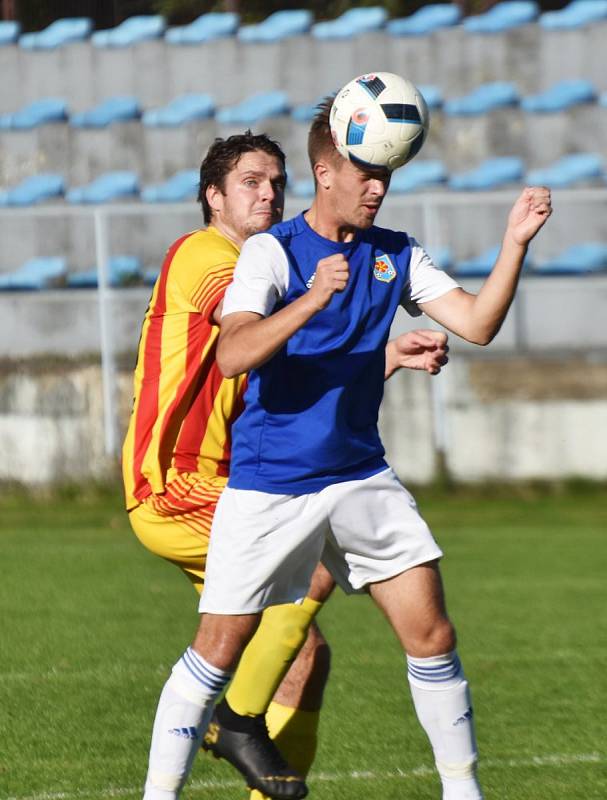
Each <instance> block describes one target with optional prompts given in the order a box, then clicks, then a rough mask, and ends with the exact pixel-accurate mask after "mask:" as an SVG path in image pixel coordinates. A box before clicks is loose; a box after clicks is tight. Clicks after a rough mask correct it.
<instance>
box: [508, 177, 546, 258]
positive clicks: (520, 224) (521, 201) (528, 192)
mask: <svg viewBox="0 0 607 800" xmlns="http://www.w3.org/2000/svg"><path fill="white" fill-rule="evenodd" d="M551 214H552V204H551V199H550V189H547V188H546V187H544V186H532V187H527V188H526V189H524V190H523V193H522V194H521V196H520V197H519V198H518V200H517V201H516V203H515V204H514V206H513V207H512V210H511V212H510V215H509V216H508V227H507V229H506V235H508V234H509V235H510V236H511V237H512V239H513V240H514V242H515V243H516V244H518V245H520V246H522V247H526V246H527V245H528V244H529V242H530V241H531V240H532V239H533V237H534V236H535V234H536V233H537V232H538V231H539V229H540V228H541V227H542V226H543V225H544V223H545V222H546V220H547V219H548V217H549V216H550V215H551Z"/></svg>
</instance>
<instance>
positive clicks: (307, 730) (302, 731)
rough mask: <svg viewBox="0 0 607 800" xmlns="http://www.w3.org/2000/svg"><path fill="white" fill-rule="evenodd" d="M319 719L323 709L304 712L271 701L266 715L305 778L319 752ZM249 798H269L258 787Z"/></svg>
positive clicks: (285, 753) (282, 747) (281, 745)
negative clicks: (317, 745)
mask: <svg viewBox="0 0 607 800" xmlns="http://www.w3.org/2000/svg"><path fill="white" fill-rule="evenodd" d="M319 718H320V711H301V710H300V709H299V708H288V707H287V706H282V705H280V704H279V703H271V704H270V707H269V708H268V712H267V714H266V723H267V725H268V731H269V732H270V736H271V737H272V739H274V741H275V742H276V744H277V746H278V749H279V750H280V752H281V753H282V754H283V756H284V757H285V758H286V760H287V761H288V762H289V764H290V765H291V766H292V767H294V768H295V769H296V770H297V771H298V772H299V773H300V774H301V775H303V777H304V778H305V777H306V775H307V774H308V771H309V769H310V767H311V766H312V762H313V761H314V756H315V755H316V742H317V738H318V721H319ZM249 800H267V798H266V796H265V795H264V794H262V793H261V792H259V791H257V790H256V789H254V790H253V791H252V792H251V794H250V798H249Z"/></svg>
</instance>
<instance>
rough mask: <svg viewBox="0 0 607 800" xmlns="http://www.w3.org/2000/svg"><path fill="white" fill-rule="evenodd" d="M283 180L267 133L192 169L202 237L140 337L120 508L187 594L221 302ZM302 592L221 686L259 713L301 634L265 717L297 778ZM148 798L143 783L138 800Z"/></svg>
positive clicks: (318, 643) (320, 651)
mask: <svg viewBox="0 0 607 800" xmlns="http://www.w3.org/2000/svg"><path fill="white" fill-rule="evenodd" d="M285 179H286V176H285V164H284V155H283V153H282V151H281V150H280V148H279V147H278V145H277V144H276V143H275V142H272V141H271V140H270V139H268V138H267V137H266V136H263V135H261V136H255V135H252V134H245V135H243V136H234V137H230V138H229V139H227V140H217V141H216V143H215V144H214V145H213V146H212V147H211V149H210V150H209V153H208V155H207V158H206V159H205V161H204V162H203V164H202V167H201V188H200V193H199V200H200V202H201V204H202V208H203V213H204V218H205V222H207V223H208V228H207V229H206V230H199V231H194V232H192V233H190V234H187V235H186V236H183V237H181V238H180V239H179V240H177V241H176V242H175V243H174V244H173V245H172V246H171V247H170V248H169V251H168V253H167V255H166V257H165V260H164V263H163V265H162V269H161V272H160V275H159V278H158V280H157V282H156V285H155V287H154V290H153V293H152V298H151V300H150V305H149V308H148V311H147V313H146V315H145V319H144V322H143V327H142V331H141V339H140V343H139V352H138V359H137V367H136V370H135V377H134V404H133V413H132V416H131V420H130V424H129V428H128V432H127V435H126V439H125V442H124V447H123V479H124V487H125V497H126V505H127V510H128V512H129V519H130V521H131V525H132V527H133V529H134V531H135V533H136V535H137V537H138V538H139V539H140V541H141V542H142V543H143V544H144V545H145V546H146V547H147V548H148V549H149V550H151V551H152V552H153V553H155V554H157V555H160V556H162V557H163V558H165V559H167V560H168V561H171V562H172V563H174V564H176V565H177V566H179V567H180V568H181V569H182V570H183V572H184V573H185V574H186V575H187V576H188V578H189V579H190V580H191V581H192V583H193V585H194V587H195V588H196V590H197V591H198V592H200V591H201V589H202V586H203V583H204V567H205V559H206V554H207V550H208V541H209V533H210V529H211V521H212V518H213V514H214V511H215V506H216V503H217V499H218V497H219V495H220V493H221V491H222V489H223V487H224V486H225V483H226V480H227V475H228V470H229V462H230V428H231V424H232V422H233V420H234V419H235V418H236V417H237V416H238V414H239V413H240V411H241V409H242V396H243V392H244V388H245V383H246V381H245V379H243V378H236V379H226V378H224V377H223V376H222V374H221V373H220V372H219V369H218V368H217V364H216V362H215V347H216V341H217V336H218V333H219V327H218V323H219V318H220V310H221V301H222V298H223V293H224V291H225V289H226V287H227V286H228V284H229V283H230V282H231V279H232V274H233V271H234V266H235V264H236V259H237V258H238V254H239V250H240V246H241V245H242V243H243V242H244V240H245V239H246V238H248V236H250V235H252V234H253V233H256V232H258V231H263V230H266V229H267V228H268V227H270V225H272V224H273V223H275V222H278V221H280V220H281V218H282V211H283V198H284V185H285ZM318 581H320V583H317V587H318V591H322V596H324V595H326V594H327V593H328V591H330V588H331V585H332V584H331V580H330V578H329V576H328V573H322V572H321V573H320V577H319V579H318ZM313 592H314V589H311V596H309V597H306V598H305V599H304V601H303V603H302V604H301V605H298V606H295V605H292V604H289V605H288V606H277V607H275V608H273V609H270V610H269V611H268V613H267V614H266V615H265V617H264V622H263V623H262V625H260V628H259V635H258V636H257V637H255V641H254V642H252V643H251V644H252V646H251V647H250V648H249V649H248V650H247V653H246V654H245V656H244V657H243V659H242V661H241V664H242V666H241V668H239V670H238V673H237V675H236V676H235V679H234V682H233V685H232V687H230V689H229V692H231V693H232V695H231V696H232V698H233V699H232V704H233V707H234V708H235V709H236V710H237V711H238V712H239V713H242V714H247V715H250V716H255V715H257V714H260V713H263V712H265V710H266V708H267V706H268V702H269V700H270V698H271V696H272V694H273V691H274V688H275V686H276V685H277V684H278V683H280V678H279V677H277V678H274V677H273V676H272V675H270V674H268V671H267V670H266V669H265V666H266V664H269V663H270V664H274V663H275V664H276V667H275V669H274V670H273V672H275V673H276V674H277V675H278V674H279V672H280V673H282V672H284V669H285V666H283V665H287V664H289V663H290V662H291V661H293V659H294V658H295V655H296V653H297V651H298V650H299V648H300V647H301V645H302V643H303V642H304V640H305V639H306V635H308V640H307V642H306V645H305V646H304V648H303V650H302V652H301V653H300V656H299V658H298V659H297V662H296V664H295V665H293V667H292V669H291V671H290V672H289V675H288V677H287V679H285V681H284V683H283V686H282V687H281V688H280V690H279V692H278V694H277V695H276V699H277V700H278V701H280V702H274V703H272V704H271V705H270V708H269V709H268V712H267V715H266V717H267V720H268V725H269V728H270V731H271V733H272V734H273V735H275V736H279V741H280V745H281V748H282V749H283V750H284V752H285V755H287V757H288V758H289V759H292V760H293V762H294V763H295V764H296V765H297V767H298V769H299V770H300V771H301V772H305V771H306V770H307V769H308V767H309V765H310V763H311V761H312V759H313V756H314V751H315V746H316V731H317V724H318V712H319V708H320V703H321V700H322V691H323V689H324V685H325V682H326V678H327V675H328V668H329V664H328V648H327V645H326V642H325V641H324V639H323V638H322V636H321V634H320V632H319V631H318V629H317V628H316V627H315V626H314V627H313V628H312V630H311V631H310V632H309V634H308V628H309V627H310V623H311V621H312V619H313V617H314V616H315V614H316V612H317V611H318V609H319V608H320V602H319V601H318V600H317V599H314V596H313ZM202 734H204V731H201V732H200V736H201V737H202ZM149 783H150V780H149V779H148V784H149ZM160 783H161V784H162V779H160ZM270 788H271V787H270ZM156 791H157V787H153V786H149V785H148V787H147V788H146V797H148V796H150V797H153V796H154V793H155V792H156ZM163 792H165V790H164V789H162V788H160V789H158V796H159V797H167V796H169V795H167V794H166V793H163ZM256 794H257V795H258V796H260V795H259V793H256Z"/></svg>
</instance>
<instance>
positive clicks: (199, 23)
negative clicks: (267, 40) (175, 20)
mask: <svg viewBox="0 0 607 800" xmlns="http://www.w3.org/2000/svg"><path fill="white" fill-rule="evenodd" d="M239 24H240V16H239V15H238V14H235V13H233V12H231V11H225V12H223V11H210V12H209V13H208V14H202V16H200V17H198V19H195V20H194V21H193V22H190V24H189V25H179V26H177V27H175V28H169V30H168V31H167V32H166V33H165V35H164V38H165V41H167V42H168V43H169V44H203V43H204V42H210V41H212V40H213V39H221V38H223V37H224V36H232V35H233V34H235V33H236V31H237V29H238V25H239Z"/></svg>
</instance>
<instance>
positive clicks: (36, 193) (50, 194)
mask: <svg viewBox="0 0 607 800" xmlns="http://www.w3.org/2000/svg"><path fill="white" fill-rule="evenodd" d="M64 192H65V182H64V180H63V176H61V175H55V174H52V173H44V174H41V175H33V176H32V177H31V178H26V179H25V180H24V181H21V183H19V184H18V185H17V186H15V187H14V188H13V189H9V190H8V191H5V192H1V193H0V206H33V205H36V204H37V203H42V202H44V201H45V200H50V199H52V198H57V197H61V196H62V195H63V194H64Z"/></svg>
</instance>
